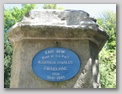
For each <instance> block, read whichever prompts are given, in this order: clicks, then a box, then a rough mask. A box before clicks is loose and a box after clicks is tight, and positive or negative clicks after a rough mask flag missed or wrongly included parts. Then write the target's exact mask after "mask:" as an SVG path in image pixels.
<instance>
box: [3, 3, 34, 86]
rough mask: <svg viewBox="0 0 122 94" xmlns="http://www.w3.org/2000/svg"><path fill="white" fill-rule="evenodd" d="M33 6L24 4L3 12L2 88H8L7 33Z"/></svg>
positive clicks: (10, 61) (9, 48)
mask: <svg viewBox="0 0 122 94" xmlns="http://www.w3.org/2000/svg"><path fill="white" fill-rule="evenodd" d="M35 6H36V5H35V4H24V5H23V6H22V8H21V9H19V8H17V7H14V8H13V9H5V10H4V87H5V88H9V86H10V76H11V74H10V73H11V63H12V51H13V50H12V46H11V44H10V42H9V40H8V36H7V32H8V29H10V27H11V26H13V25H14V24H15V23H16V22H19V21H21V19H22V17H23V16H24V15H25V14H26V13H27V12H29V11H30V10H31V9H33V8H35Z"/></svg>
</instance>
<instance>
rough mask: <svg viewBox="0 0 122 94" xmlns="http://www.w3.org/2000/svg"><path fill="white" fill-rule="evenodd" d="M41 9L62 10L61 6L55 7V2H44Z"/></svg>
mask: <svg viewBox="0 0 122 94" xmlns="http://www.w3.org/2000/svg"><path fill="white" fill-rule="evenodd" d="M43 9H58V10H64V8H63V7H57V5H56V4H44V6H43Z"/></svg>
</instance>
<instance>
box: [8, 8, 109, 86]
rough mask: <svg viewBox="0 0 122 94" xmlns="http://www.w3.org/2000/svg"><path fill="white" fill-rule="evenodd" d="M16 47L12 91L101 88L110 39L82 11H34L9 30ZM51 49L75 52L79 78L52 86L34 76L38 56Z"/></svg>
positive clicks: (93, 20) (52, 84) (54, 83)
mask: <svg viewBox="0 0 122 94" xmlns="http://www.w3.org/2000/svg"><path fill="white" fill-rule="evenodd" d="M8 36H9V39H10V42H11V43H12V45H13V48H14V51H13V62H12V72H11V88H84V87H86V88H90V87H94V88H97V87H98V86H97V84H99V81H97V80H98V63H97V60H98V53H99V51H100V50H101V48H102V47H103V45H104V43H105V42H106V40H107V38H108V36H107V34H106V32H105V31H103V30H101V29H100V28H99V26H98V25H97V24H96V20H95V19H93V18H90V17H89V14H88V13H86V12H84V11H81V10H65V11H59V10H32V11H30V12H29V13H27V14H26V16H25V17H24V18H23V20H22V21H21V22H20V23H17V24H16V25H14V26H13V27H12V28H11V29H10V30H9V35H8ZM48 47H65V48H68V49H71V50H72V51H74V52H75V53H77V55H78V56H79V58H80V61H81V62H80V63H81V68H80V71H79V72H78V74H77V75H76V76H75V77H73V78H72V79H70V80H67V81H64V82H49V81H44V80H42V79H40V78H38V77H37V76H36V75H35V74H34V73H33V72H32V59H33V57H34V55H35V54H36V53H37V52H39V51H40V50H43V49H45V48H48Z"/></svg>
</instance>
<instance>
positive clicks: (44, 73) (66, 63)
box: [32, 48, 80, 82]
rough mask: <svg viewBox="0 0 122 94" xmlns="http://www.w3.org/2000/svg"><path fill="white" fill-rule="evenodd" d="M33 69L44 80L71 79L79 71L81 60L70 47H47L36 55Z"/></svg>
mask: <svg viewBox="0 0 122 94" xmlns="http://www.w3.org/2000/svg"><path fill="white" fill-rule="evenodd" d="M32 69H33V72H34V73H35V74H36V75H37V76H38V77H39V78H41V79H43V80H47V81H55V82H61V81H65V80H68V79H71V78H72V77H74V76H75V75H76V74H77V73H78V71H79V69H80V60H79V58H78V56H77V55H76V54H75V53H74V52H73V51H71V50H69V49H66V48H47V49H44V50H41V51H40V52H38V53H37V54H36V55H35V56H34V58H33V61H32Z"/></svg>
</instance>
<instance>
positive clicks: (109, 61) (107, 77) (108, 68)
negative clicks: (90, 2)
mask: <svg viewBox="0 0 122 94" xmlns="http://www.w3.org/2000/svg"><path fill="white" fill-rule="evenodd" d="M97 21H98V22H97V23H98V24H99V25H100V26H101V27H103V29H104V30H105V31H106V32H107V34H108V35H109V39H108V42H107V43H106V44H105V46H104V47H103V49H102V51H101V52H100V54H99V60H100V65H99V69H100V75H101V80H100V81H101V85H102V88H116V13H114V12H111V11H110V12H108V11H105V12H104V13H102V17H101V18H100V19H97Z"/></svg>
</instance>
